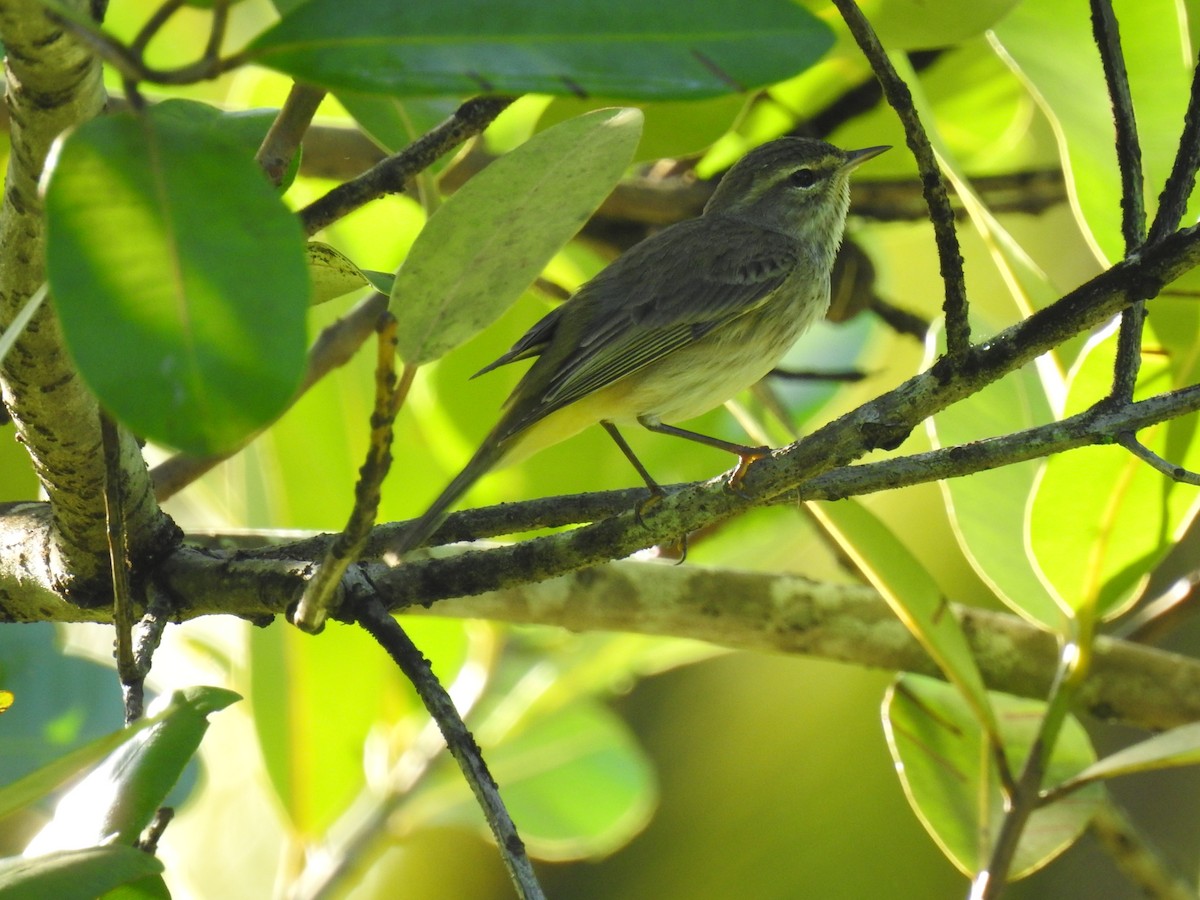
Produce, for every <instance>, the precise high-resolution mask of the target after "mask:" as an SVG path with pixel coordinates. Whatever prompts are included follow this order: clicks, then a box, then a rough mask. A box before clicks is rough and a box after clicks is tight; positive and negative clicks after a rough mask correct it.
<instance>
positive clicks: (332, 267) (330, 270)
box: [304, 241, 370, 305]
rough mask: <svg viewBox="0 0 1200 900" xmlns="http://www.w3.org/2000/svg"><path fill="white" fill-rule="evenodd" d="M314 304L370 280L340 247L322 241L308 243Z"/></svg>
mask: <svg viewBox="0 0 1200 900" xmlns="http://www.w3.org/2000/svg"><path fill="white" fill-rule="evenodd" d="M304 249H305V253H306V254H307V256H308V275H309V277H310V278H311V279H312V302H313V304H314V305H315V304H318V303H325V302H326V301H328V300H334V299H336V298H338V297H342V296H344V295H346V294H349V293H350V292H351V291H356V290H359V289H360V288H364V287H366V286H367V285H368V284H370V282H369V281H367V276H366V275H365V274H364V273H363V271H362V269H360V268H359V267H358V266H356V265H355V264H354V263H353V261H351V259H350V258H349V257H348V256H346V255H345V254H344V253H342V252H341V251H340V250H338V249H336V248H334V247H330V246H329V245H328V244H323V243H321V242H320V241H309V242H308V243H307V244H306V245H305V248H304Z"/></svg>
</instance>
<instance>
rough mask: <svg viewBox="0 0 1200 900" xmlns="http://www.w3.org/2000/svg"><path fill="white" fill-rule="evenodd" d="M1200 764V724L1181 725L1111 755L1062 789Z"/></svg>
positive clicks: (1072, 779)
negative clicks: (1139, 773) (1122, 776)
mask: <svg viewBox="0 0 1200 900" xmlns="http://www.w3.org/2000/svg"><path fill="white" fill-rule="evenodd" d="M1198 763H1200V722H1192V723H1191V724H1189V725H1180V726H1179V727H1178V728H1172V729H1171V730H1170V731H1164V732H1163V733H1162V734H1156V735H1154V737H1151V738H1147V739H1146V740H1144V741H1140V742H1138V743H1136V744H1134V745H1132V746H1130V747H1126V748H1125V749H1124V750H1119V751H1117V752H1116V753H1114V754H1112V755H1111V756H1106V757H1104V759H1102V760H1100V761H1099V762H1096V763H1093V764H1092V765H1090V766H1088V767H1087V768H1086V769H1084V770H1083V771H1082V772H1079V773H1078V774H1077V775H1075V776H1074V777H1072V778H1069V779H1067V780H1066V781H1065V782H1063V783H1062V784H1060V785H1058V789H1059V790H1064V789H1068V788H1074V787H1076V786H1077V785H1083V784H1088V783H1089V782H1093V781H1099V780H1101V779H1107V778H1117V777H1119V776H1121V775H1134V774H1136V773H1138V772H1153V771H1156V770H1158V769H1172V768H1178V767H1179V766H1194V765H1196V764H1198Z"/></svg>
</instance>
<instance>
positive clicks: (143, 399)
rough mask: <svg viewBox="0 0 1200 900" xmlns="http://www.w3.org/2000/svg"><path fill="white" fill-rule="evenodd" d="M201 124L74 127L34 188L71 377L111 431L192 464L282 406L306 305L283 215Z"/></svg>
mask: <svg viewBox="0 0 1200 900" xmlns="http://www.w3.org/2000/svg"><path fill="white" fill-rule="evenodd" d="M190 113H194V115H189V114H190ZM213 122H214V120H213V117H212V112H211V110H210V109H208V108H207V107H205V106H204V105H202V104H197V103H191V102H185V101H174V102H167V103H163V104H161V105H159V106H155V107H152V108H151V109H149V110H147V111H145V112H144V113H143V114H140V115H138V114H134V113H121V114H117V115H113V116H107V117H103V118H99V119H95V120H93V121H90V122H87V123H85V124H84V125H82V126H81V127H80V128H78V129H77V130H75V131H74V132H72V133H71V134H70V135H69V136H68V137H67V139H66V140H65V141H64V142H63V144H62V145H61V147H60V148H59V153H58V158H57V164H56V165H55V166H54V168H53V170H52V172H51V173H50V178H49V184H48V187H47V190H46V214H47V229H48V245H47V260H46V261H47V271H48V274H49V281H50V287H51V292H52V295H53V297H54V301H55V305H56V308H57V310H58V314H59V318H60V319H61V321H62V325H63V332H64V335H65V337H66V340H67V344H68V347H69V348H70V351H71V354H72V356H73V357H74V359H75V362H76V363H77V365H78V367H79V370H80V373H81V374H82V376H83V378H84V380H85V381H87V383H88V385H89V386H90V387H91V388H92V390H94V391H95V392H96V394H97V396H98V397H99V398H100V400H101V402H102V403H103V404H104V406H105V407H107V408H108V409H109V410H110V411H111V412H112V413H113V414H114V415H116V416H117V417H118V418H119V419H121V421H123V422H124V423H125V424H127V425H129V426H130V427H131V428H133V429H134V430H135V431H137V432H139V433H141V434H143V435H145V436H146V437H149V438H151V439H153V440H156V441H161V442H162V443H165V444H169V445H171V446H174V447H177V448H180V449H183V450H187V451H190V452H194V453H215V452H220V451H222V450H228V449H231V448H233V447H236V446H238V445H239V444H240V443H241V441H242V440H243V439H244V438H245V437H247V436H248V435H250V434H253V433H254V432H255V431H257V430H258V429H260V428H261V427H263V426H264V425H266V424H267V423H269V422H270V421H272V420H273V419H274V418H275V417H276V416H277V415H278V414H279V413H280V412H282V411H283V409H285V408H286V406H287V404H288V403H289V402H290V401H291V399H292V395H293V392H294V391H295V389H296V386H297V385H298V384H299V381H300V378H301V375H302V374H303V371H304V353H305V340H306V335H305V314H306V310H307V307H308V297H309V283H308V275H307V270H306V267H305V264H304V252H303V247H304V243H303V236H302V233H301V230H300V226H299V223H298V222H297V220H296V217H295V216H294V215H292V213H291V212H289V211H288V210H287V208H286V207H285V206H284V205H283V203H282V202H281V200H280V198H279V197H278V195H277V193H276V191H275V189H274V188H273V187H272V186H271V185H270V184H269V183H268V182H267V181H266V179H265V178H264V177H263V175H262V173H261V172H260V171H259V169H258V167H257V166H256V165H255V163H254V161H253V159H252V157H251V156H250V155H249V154H248V153H247V152H246V148H245V146H244V144H239V143H238V142H237V141H236V140H235V139H231V138H228V137H226V136H225V135H224V133H223V131H222V130H220V129H218V128H214V127H213Z"/></svg>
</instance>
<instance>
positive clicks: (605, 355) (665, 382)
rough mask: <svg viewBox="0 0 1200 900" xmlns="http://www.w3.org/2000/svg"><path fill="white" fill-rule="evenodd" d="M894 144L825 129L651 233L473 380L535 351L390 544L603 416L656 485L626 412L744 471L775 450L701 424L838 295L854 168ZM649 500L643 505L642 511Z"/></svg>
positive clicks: (770, 155)
mask: <svg viewBox="0 0 1200 900" xmlns="http://www.w3.org/2000/svg"><path fill="white" fill-rule="evenodd" d="M888 149H890V148H889V147H887V146H878V147H867V148H866V149H862V150H849V151H848V150H841V149H839V148H837V147H835V146H833V145H832V144H829V143H826V142H824V141H819V140H815V139H810V138H800V137H784V138H778V139H776V140H773V141H769V142H767V143H765V144H762V145H760V146H758V147H756V148H754V149H753V150H751V151H750V152H748V153H747V154H746V155H745V156H743V157H742V158H741V159H740V160H738V162H736V163H735V164H734V165H733V166H732V167H731V168H730V169H729V171H728V172H726V173H725V175H724V177H722V178H721V179H720V181H719V182H718V183H717V186H716V188H715V190H714V191H713V194H712V196H711V198H710V199H709V200H708V202H707V203H706V204H705V207H704V210H703V212H702V213H701V215H699V216H698V217H696V218H693V219H689V220H685V221H682V222H678V223H676V224H674V225H670V226H668V227H666V228H664V229H663V230H661V231H659V232H657V233H656V234H654V235H652V236H650V237H648V238H646V239H645V240H643V241H642V242H640V243H638V244H636V245H635V246H633V247H632V248H631V249H629V250H628V251H626V252H625V253H624V254H622V255H621V256H619V257H618V258H617V259H616V260H614V261H613V262H612V263H610V264H609V265H608V266H607V267H606V268H604V269H602V270H601V271H600V272H599V273H598V274H597V275H596V276H595V277H594V278H592V279H591V280H590V281H588V282H586V283H585V284H583V285H582V286H581V287H580V288H579V289H578V290H577V291H576V292H575V293H574V294H573V295H572V296H571V297H569V298H568V299H567V300H566V301H565V302H563V303H562V304H560V305H559V306H557V307H555V308H554V309H553V310H552V311H551V312H550V313H548V314H547V315H546V316H544V317H543V318H542V319H541V320H540V321H538V322H537V323H536V324H535V325H534V326H533V327H532V328H530V329H529V330H528V331H527V332H526V333H525V334H524V336H523V337H521V339H520V340H518V341H517V342H516V343H515V344H514V345H513V347H512V348H511V349H510V350H509V351H508V352H507V353H505V354H503V355H502V356H501V357H500V358H499V359H497V360H495V361H494V362H492V363H490V364H489V365H487V366H485V367H484V368H482V369H480V370H479V371H478V372H476V373H475V375H474V376H472V377H477V376H479V375H482V374H484V373H486V372H490V371H492V370H493V369H496V368H499V367H500V366H504V365H508V364H509V363H513V362H517V361H519V360H525V359H530V358H534V362H533V365H532V366H530V368H529V369H528V370H527V371H526V372H525V374H524V376H523V377H522V378H521V379H520V381H519V382H518V383H517V386H516V387H515V388H514V389H513V391H512V393H511V394H510V396H509V398H508V399H507V400H506V401H505V403H504V406H503V411H502V413H501V415H500V418H499V421H498V422H497V423H496V425H495V427H494V428H492V430H491V431H490V432H489V433H488V435H487V436H486V437H485V438H484V439H483V442H482V443H481V444H480V446H479V449H478V450H477V451H476V452H475V454H474V455H473V456H472V457H471V459H470V460H469V461H468V462H467V464H466V465H465V466H464V467H463V469H462V471H461V472H459V474H458V475H457V476H455V477H454V479H453V480H451V482H450V483H449V484H448V485H447V486H446V488H445V489H444V490H443V491H442V493H441V494H439V495H438V497H437V499H435V500H434V501H433V503H432V504H431V505H430V506H429V507H428V509H427V510H426V511H425V512H424V513H423V514H422V515H421V516H420V517H419V518H417V519H416V520H414V521H413V522H410V523H408V524H407V525H406V526H405V528H404V529H403V531H402V532H401V534H400V535H399V536H398V539H397V541H396V542H395V543H394V544H393V546H392V547H391V548H390V550H391V553H392V554H394V555H395V556H396V557H400V556H403V555H404V554H406V553H408V552H409V551H411V550H413V549H415V548H417V547H419V546H420V545H422V544H423V543H425V542H426V541H427V540H428V539H429V537H430V536H431V535H432V534H433V532H434V531H435V530H436V529H437V528H438V526H439V525H440V524H441V523H442V521H443V520H444V519H445V517H446V515H447V513H448V512H449V510H450V508H451V507H452V506H453V505H454V504H455V503H456V502H457V501H458V500H459V499H460V498H461V497H462V495H463V494H465V493H466V492H467V491H468V490H469V489H470V488H471V486H472V485H473V484H475V482H476V481H477V480H479V478H481V477H482V476H483V475H485V474H486V473H487V472H489V471H490V470H492V469H493V468H496V467H499V466H501V465H511V464H514V463H517V462H520V461H521V460H523V459H525V458H527V457H529V456H530V455H532V454H533V453H536V452H537V451H539V450H541V449H544V448H545V447H548V446H551V445H552V444H556V443H558V442H559V441H562V440H565V439H566V438H568V437H571V436H572V435H574V434H576V433H578V432H580V431H582V430H583V429H584V428H587V427H588V426H591V425H595V424H600V425H602V426H603V427H604V428H605V429H606V430H607V431H608V433H609V435H610V436H611V437H612V438H613V440H614V441H615V442H616V443H617V446H618V447H619V448H620V449H621V451H622V452H623V453H624V454H625V455H626V456H627V457H628V458H629V460H630V462H631V463H633V465H634V467H635V468H636V469H637V471H638V473H639V475H641V477H642V479H643V480H644V481H645V482H646V485H647V486H648V487H649V489H650V490H651V492H652V494H651V496H652V498H653V497H655V496H661V494H662V489H661V488H659V486H658V485H657V484H656V483H655V481H654V479H653V478H652V477H651V475H650V473H649V472H648V471H647V470H646V468H645V467H644V466H643V465H642V464H641V462H640V461H639V460H638V459H637V457H636V456H635V455H634V453H633V451H632V449H631V448H630V447H629V445H628V444H627V443H626V442H625V440H624V437H623V436H622V435H621V433H620V431H619V430H618V429H617V425H618V424H619V423H630V422H636V423H638V424H640V425H642V426H643V427H645V428H647V429H649V430H651V431H655V432H659V433H662V434H669V435H673V436H676V437H682V438H687V439H689V440H693V441H697V442H700V443H702V444H706V445H708V446H712V447H717V448H720V449H722V450H726V451H729V452H730V453H733V454H735V455H737V456H738V460H739V462H738V466H737V468H736V470H735V471H734V472H733V474H732V475H731V476H730V479H729V483H730V484H731V485H732V486H734V487H737V486H739V485H740V483H741V478H742V477H743V476H744V474H745V472H746V469H747V468H748V467H749V465H750V464H751V463H752V462H754V461H755V460H757V459H760V458H762V457H763V456H766V455H767V454H768V453H769V448H766V447H750V446H744V445H741V444H736V443H732V442H730V441H725V440H721V439H719V438H715V437H710V436H708V435H705V434H700V433H698V432H694V431H688V430H686V429H683V428H680V427H678V426H677V425H673V424H669V423H673V422H679V421H686V420H688V419H691V418H695V417H696V416H698V415H701V414H702V413H705V412H707V411H708V410H710V409H713V408H715V407H717V406H720V405H721V404H722V403H724V402H725V401H727V400H729V399H730V398H732V397H733V396H735V395H736V394H737V393H739V392H740V391H742V390H744V389H745V388H747V387H749V386H751V385H753V384H754V383H755V382H757V381H759V380H760V379H761V378H763V377H764V376H766V375H767V373H769V372H770V371H771V369H773V368H774V367H775V365H776V364H777V363H778V362H779V360H780V359H781V358H782V357H783V355H784V354H785V353H786V352H787V351H788V349H789V348H790V347H791V346H792V345H793V344H794V343H795V342H796V340H797V339H798V338H799V337H800V335H801V334H802V333H804V332H805V331H806V330H807V329H808V328H809V327H810V326H811V325H812V324H813V323H814V322H816V321H817V320H818V319H820V318H822V317H823V316H824V315H825V311H826V309H827V308H828V306H829V296H830V271H831V270H832V268H833V261H834V258H835V256H836V255H837V251H838V247H839V246H840V244H841V241H842V232H843V229H844V226H845V221H846V213H847V211H848V209H849V205H850V187H849V180H850V173H851V172H852V171H853V170H854V169H856V168H857V167H858V166H859V165H861V164H862V163H864V162H866V161H867V160H869V159H871V158H873V157H875V156H878V155H879V154H880V153H882V152H884V151H885V150H888ZM639 512H640V508H639Z"/></svg>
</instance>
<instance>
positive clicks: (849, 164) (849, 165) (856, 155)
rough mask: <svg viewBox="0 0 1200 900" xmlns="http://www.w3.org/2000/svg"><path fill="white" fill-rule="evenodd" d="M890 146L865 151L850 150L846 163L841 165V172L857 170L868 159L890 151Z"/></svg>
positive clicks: (868, 148)
mask: <svg viewBox="0 0 1200 900" xmlns="http://www.w3.org/2000/svg"><path fill="white" fill-rule="evenodd" d="M891 149H892V148H891V147H890V146H883V147H867V148H866V149H865V150H850V151H848V152H849V156H848V157H847V159H846V161H845V162H844V163H842V171H843V172H849V171H850V170H851V169H857V168H858V167H859V166H861V165H862V164H863V163H865V162H866V161H867V160H868V159H873V158H874V157H876V156H878V155H879V154H880V153H882V152H883V151H884V150H891Z"/></svg>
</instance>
